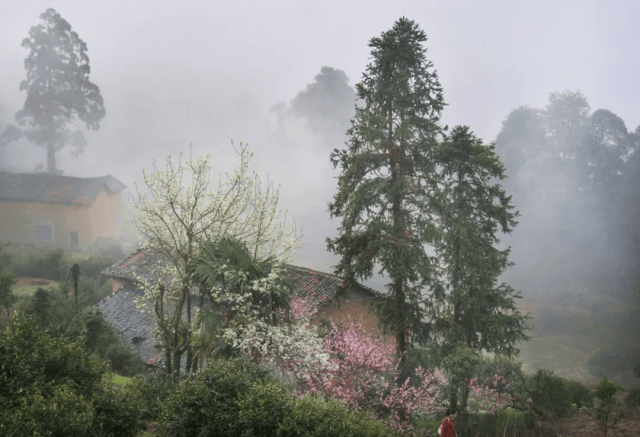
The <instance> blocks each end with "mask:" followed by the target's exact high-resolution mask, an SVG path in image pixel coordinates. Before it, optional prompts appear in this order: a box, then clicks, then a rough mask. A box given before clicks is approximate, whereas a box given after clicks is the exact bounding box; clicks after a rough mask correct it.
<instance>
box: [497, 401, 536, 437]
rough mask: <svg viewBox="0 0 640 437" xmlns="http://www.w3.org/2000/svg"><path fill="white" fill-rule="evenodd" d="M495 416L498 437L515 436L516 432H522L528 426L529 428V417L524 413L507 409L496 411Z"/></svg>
mask: <svg viewBox="0 0 640 437" xmlns="http://www.w3.org/2000/svg"><path fill="white" fill-rule="evenodd" d="M496 416H497V421H496V434H498V435H503V434H505V433H506V434H508V435H515V434H517V433H518V431H524V430H525V429H527V427H528V426H531V415H527V412H525V411H517V410H513V409H511V408H507V409H505V410H499V411H497V412H496ZM534 423H535V418H534ZM529 429H532V428H529Z"/></svg>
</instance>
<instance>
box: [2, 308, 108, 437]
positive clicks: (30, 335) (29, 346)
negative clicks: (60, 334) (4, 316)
mask: <svg viewBox="0 0 640 437" xmlns="http://www.w3.org/2000/svg"><path fill="white" fill-rule="evenodd" d="M105 370H106V363H104V362H102V361H100V360H98V359H97V358H95V357H93V356H89V355H88V354H86V353H85V351H84V350H83V348H82V345H80V344H77V343H72V342H71V341H69V340H68V339H65V338H51V337H49V336H48V335H47V334H45V333H44V332H41V331H40V330H38V329H37V327H36V326H34V323H33V320H31V319H29V318H27V317H18V318H14V320H12V322H11V323H10V325H9V326H7V327H6V328H4V329H3V330H2V332H0V410H1V411H3V412H4V413H6V414H3V415H2V418H1V419H0V423H1V426H2V428H1V429H2V431H3V432H2V433H0V434H2V435H11V432H10V431H11V430H13V429H19V430H20V432H19V433H18V434H20V435H37V434H38V433H41V435H44V434H47V433H49V432H52V433H53V435H86V430H87V428H88V426H90V425H91V423H92V420H93V412H94V409H93V406H92V405H91V404H90V403H87V402H86V399H91V397H92V396H93V393H94V391H95V390H96V387H97V385H98V384H99V382H100V380H101V378H102V375H103V374H104V372H105ZM16 427H17V428H16ZM5 431H6V432H5Z"/></svg>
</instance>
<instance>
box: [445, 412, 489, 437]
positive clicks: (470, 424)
mask: <svg viewBox="0 0 640 437" xmlns="http://www.w3.org/2000/svg"><path fill="white" fill-rule="evenodd" d="M497 426H498V416H497V415H494V414H470V413H466V414H458V417H456V422H455V428H456V432H457V433H458V435H461V436H493V435H495V434H496V427H497Z"/></svg>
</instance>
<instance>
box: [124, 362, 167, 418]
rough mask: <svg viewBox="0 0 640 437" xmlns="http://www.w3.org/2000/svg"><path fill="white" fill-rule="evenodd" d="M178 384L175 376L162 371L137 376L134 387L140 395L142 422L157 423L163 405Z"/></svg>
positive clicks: (133, 383)
mask: <svg viewBox="0 0 640 437" xmlns="http://www.w3.org/2000/svg"><path fill="white" fill-rule="evenodd" d="M177 383H178V381H177V379H176V377H175V376H174V375H167V373H166V372H165V371H161V370H157V371H153V372H151V373H146V374H142V375H137V376H136V377H134V378H133V380H132V385H134V386H135V387H136V388H137V390H138V392H139V393H140V399H141V415H142V420H152V421H155V420H156V419H158V417H159V416H160V410H161V406H162V404H163V403H164V402H165V400H166V399H167V397H168V396H169V395H170V394H171V393H172V392H173V390H174V388H175V386H176V385H177Z"/></svg>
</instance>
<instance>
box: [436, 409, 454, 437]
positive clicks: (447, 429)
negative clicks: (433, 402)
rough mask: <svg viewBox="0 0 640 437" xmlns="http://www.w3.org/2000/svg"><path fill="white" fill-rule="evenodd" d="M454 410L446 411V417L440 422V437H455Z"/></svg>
mask: <svg viewBox="0 0 640 437" xmlns="http://www.w3.org/2000/svg"><path fill="white" fill-rule="evenodd" d="M456 415H457V414H456V410H455V409H454V408H449V409H447V417H445V418H444V419H443V420H442V433H441V434H440V437H455V436H457V434H456V430H455V428H454V427H453V425H454V423H455V420H456Z"/></svg>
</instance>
